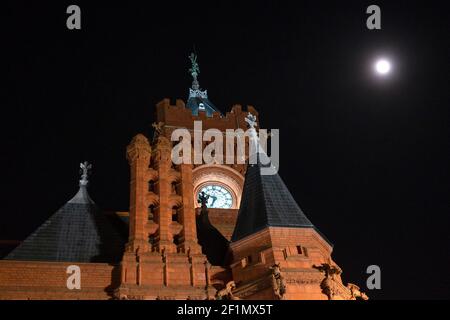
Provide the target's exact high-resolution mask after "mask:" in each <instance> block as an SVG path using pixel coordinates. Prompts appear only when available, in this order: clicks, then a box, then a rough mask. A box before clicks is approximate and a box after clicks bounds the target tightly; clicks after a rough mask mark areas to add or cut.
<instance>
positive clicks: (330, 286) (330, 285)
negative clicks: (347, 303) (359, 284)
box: [313, 263, 348, 300]
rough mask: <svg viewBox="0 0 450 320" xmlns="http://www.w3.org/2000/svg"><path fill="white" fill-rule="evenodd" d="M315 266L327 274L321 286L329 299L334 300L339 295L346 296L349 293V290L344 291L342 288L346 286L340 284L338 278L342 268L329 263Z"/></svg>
mask: <svg viewBox="0 0 450 320" xmlns="http://www.w3.org/2000/svg"><path fill="white" fill-rule="evenodd" d="M313 267H314V268H316V269H317V270H319V271H320V272H323V273H324V274H325V278H324V279H323V281H322V283H321V284H320V287H321V289H322V292H323V293H324V294H326V295H327V297H328V299H329V300H334V299H335V297H336V296H338V295H341V296H346V295H347V294H348V292H343V290H342V288H345V287H344V286H343V285H342V284H340V281H339V280H338V279H337V276H339V275H340V274H341V273H342V270H341V268H339V267H338V266H335V265H330V264H328V263H322V264H321V265H320V266H313ZM341 287H342V288H341Z"/></svg>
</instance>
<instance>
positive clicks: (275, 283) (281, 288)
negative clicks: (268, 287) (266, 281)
mask: <svg viewBox="0 0 450 320" xmlns="http://www.w3.org/2000/svg"><path fill="white" fill-rule="evenodd" d="M270 269H271V270H272V287H273V290H274V293H275V296H276V297H278V299H280V300H282V299H283V296H284V294H285V293H286V281H285V280H284V277H283V275H282V274H281V267H280V264H279V263H277V264H274V265H273V266H272V267H271V268H270Z"/></svg>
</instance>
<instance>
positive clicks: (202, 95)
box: [186, 53, 222, 117]
mask: <svg viewBox="0 0 450 320" xmlns="http://www.w3.org/2000/svg"><path fill="white" fill-rule="evenodd" d="M189 60H190V61H191V67H190V68H189V73H190V75H191V76H192V86H191V87H190V88H189V98H188V102H187V104H186V106H187V107H188V108H189V109H191V110H192V114H193V115H198V112H199V111H203V112H206V114H207V116H208V117H211V116H212V114H213V113H214V112H218V113H219V114H222V113H221V112H220V110H219V109H217V108H216V107H215V106H214V105H213V104H212V103H211V101H209V100H208V91H207V90H202V89H200V84H199V82H198V75H199V74H200V68H199V66H198V62H197V55H196V54H195V53H191V55H190V56H189Z"/></svg>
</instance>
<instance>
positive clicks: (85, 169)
mask: <svg viewBox="0 0 450 320" xmlns="http://www.w3.org/2000/svg"><path fill="white" fill-rule="evenodd" d="M91 169H92V164H90V163H89V162H87V161H85V162H82V163H80V174H81V180H80V186H86V185H87V184H88V182H89V180H88V176H89V171H90V170H91Z"/></svg>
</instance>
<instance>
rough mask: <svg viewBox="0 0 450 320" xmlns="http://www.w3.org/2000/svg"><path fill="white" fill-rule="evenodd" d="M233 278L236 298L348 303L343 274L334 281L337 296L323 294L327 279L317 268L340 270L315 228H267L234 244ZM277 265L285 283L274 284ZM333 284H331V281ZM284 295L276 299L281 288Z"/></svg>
mask: <svg viewBox="0 0 450 320" xmlns="http://www.w3.org/2000/svg"><path fill="white" fill-rule="evenodd" d="M231 252H232V257H233V258H232V260H233V262H232V264H231V269H232V275H233V280H234V281H235V283H236V284H237V286H238V288H237V294H238V295H240V296H241V297H245V298H249V299H289V300H309V299H310V300H324V299H335V300H339V299H349V298H351V294H350V290H349V289H348V288H346V287H345V286H344V285H343V284H342V280H341V278H340V273H339V274H336V276H334V277H333V279H332V283H331V284H332V285H333V286H334V290H335V292H334V293H333V294H332V295H331V296H328V295H327V294H325V293H324V291H325V292H326V290H324V285H325V284H326V282H327V281H325V280H326V279H327V277H326V275H325V274H324V272H323V271H320V270H319V269H318V268H317V267H319V266H322V265H324V264H325V265H330V266H331V267H335V268H337V269H338V270H340V269H339V267H338V266H337V265H336V264H335V263H334V262H333V260H332V259H331V252H332V247H331V246H330V245H329V244H328V243H327V242H326V241H325V240H324V239H323V238H322V236H321V235H320V234H319V233H317V231H315V230H314V229H312V228H274V227H270V228H265V229H263V230H261V231H260V232H258V233H255V234H253V235H251V236H248V237H246V238H244V239H241V240H239V241H237V242H235V243H232V244H231ZM275 265H278V266H279V268H280V272H281V275H282V281H281V282H280V283H278V284H276V283H275V282H274V277H273V275H274V266H275ZM330 281H331V280H330ZM280 285H282V286H283V287H284V290H283V291H284V292H283V293H282V294H279V296H277V290H278V289H280V288H279V286H280Z"/></svg>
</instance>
